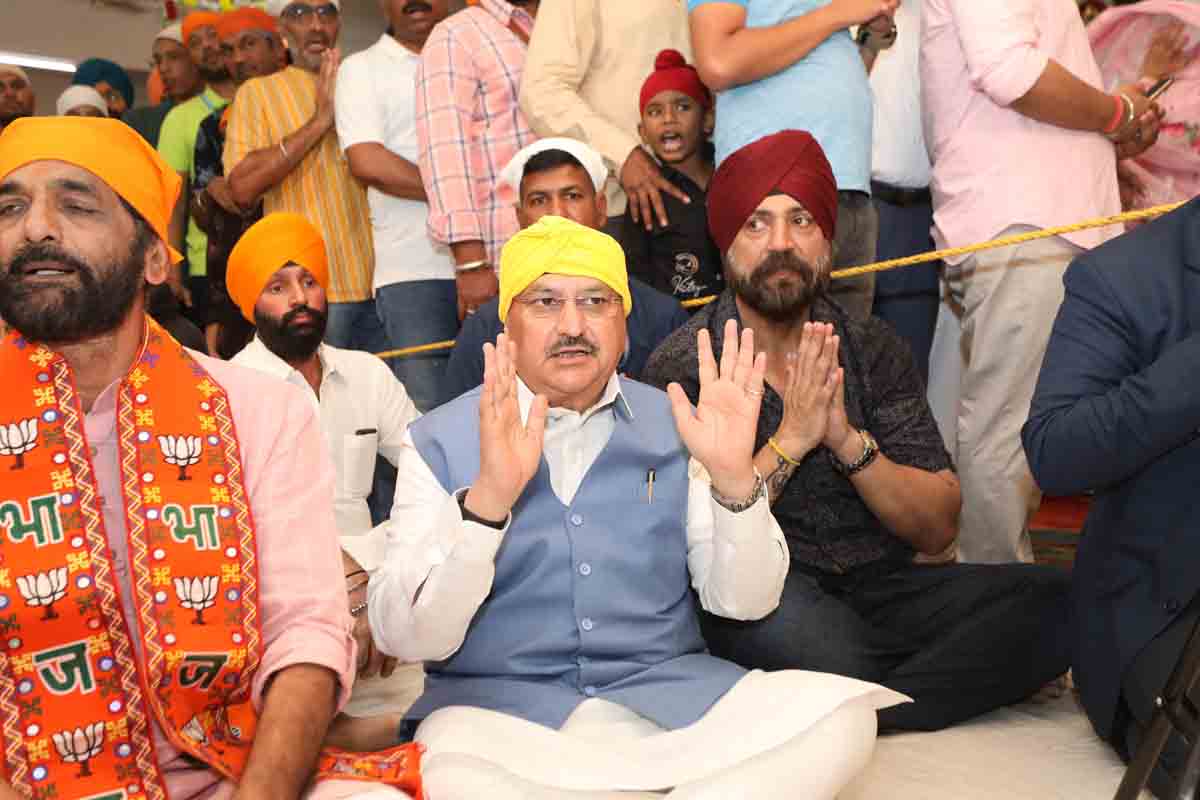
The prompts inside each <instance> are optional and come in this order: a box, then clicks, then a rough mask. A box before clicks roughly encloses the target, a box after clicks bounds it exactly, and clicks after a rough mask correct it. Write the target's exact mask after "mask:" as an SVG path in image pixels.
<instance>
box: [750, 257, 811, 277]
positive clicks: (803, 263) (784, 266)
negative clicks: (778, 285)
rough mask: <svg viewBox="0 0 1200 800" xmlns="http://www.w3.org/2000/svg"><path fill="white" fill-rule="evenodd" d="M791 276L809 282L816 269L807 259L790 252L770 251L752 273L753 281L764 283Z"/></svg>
mask: <svg viewBox="0 0 1200 800" xmlns="http://www.w3.org/2000/svg"><path fill="white" fill-rule="evenodd" d="M787 273H790V274H793V275H795V276H797V277H799V278H803V279H804V280H811V279H812V277H813V276H814V275H815V274H816V269H814V268H813V265H812V264H810V263H809V262H808V260H807V259H805V258H803V257H801V256H799V255H797V254H796V253H794V252H792V251H791V250H772V251H771V252H769V253H767V255H766V258H764V259H763V260H762V263H761V264H760V265H759V267H758V269H756V270H755V271H754V279H755V280H757V281H765V280H767V279H769V278H773V277H775V276H776V275H780V274H787Z"/></svg>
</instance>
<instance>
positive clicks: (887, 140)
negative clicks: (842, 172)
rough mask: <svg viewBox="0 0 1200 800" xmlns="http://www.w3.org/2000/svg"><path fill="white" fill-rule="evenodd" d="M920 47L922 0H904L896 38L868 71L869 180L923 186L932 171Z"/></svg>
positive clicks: (898, 11) (898, 10)
mask: <svg viewBox="0 0 1200 800" xmlns="http://www.w3.org/2000/svg"><path fill="white" fill-rule="evenodd" d="M920 51H921V0H903V2H901V3H900V7H899V8H898V9H896V41H895V42H893V43H892V46H891V47H889V48H888V49H886V50H883V51H881V52H880V53H879V56H878V57H877V58H876V59H875V66H874V67H873V68H872V69H871V91H872V92H873V93H874V95H875V136H874V141H873V142H872V145H871V179H872V180H876V181H880V182H882V183H887V184H890V185H892V186H899V187H902V188H905V189H924V188H925V187H927V186H929V178H930V174H931V167H930V164H929V153H928V151H927V150H926V149H925V131H924V128H923V127H922V124H921V75H920V62H919V56H920Z"/></svg>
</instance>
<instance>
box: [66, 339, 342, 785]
mask: <svg viewBox="0 0 1200 800" xmlns="http://www.w3.org/2000/svg"><path fill="white" fill-rule="evenodd" d="M191 355H192V357H193V358H195V359H196V360H197V361H199V362H200V363H201V364H202V365H203V366H204V368H205V369H207V370H208V371H209V373H210V374H211V375H212V377H213V380H215V381H216V382H217V383H219V384H220V385H221V386H222V387H224V389H225V391H226V392H227V393H228V395H229V403H230V406H231V407H232V409H233V422H234V426H235V429H236V431H237V435H238V441H239V442H240V444H241V451H242V466H243V467H244V470H245V482H246V494H247V496H248V497H249V498H250V508H251V511H252V513H253V515H254V524H255V528H256V533H257V538H258V556H259V570H260V575H259V577H260V587H259V588H260V591H261V594H260V606H259V610H260V612H261V617H262V628H263V642H264V646H265V651H264V653H263V659H262V664H261V665H260V667H259V670H258V674H257V675H256V676H255V678H254V690H253V691H254V703H255V705H256V706H257V707H258V708H259V709H260V710H261V707H262V706H261V703H262V690H263V686H264V685H265V684H266V681H267V679H268V678H270V677H271V676H272V675H273V674H275V673H276V672H278V671H279V670H281V669H284V668H285V667H288V666H290V665H293V664H317V665H320V666H323V667H328V668H329V669H331V670H333V671H334V672H335V673H336V674H337V676H338V680H339V682H340V686H341V691H340V693H339V695H340V696H339V701H338V702H339V708H340V707H341V705H343V704H344V703H345V701H346V700H347V699H348V697H349V695H350V687H351V686H352V684H353V681H354V664H355V649H354V640H353V638H352V637H351V635H350V630H351V625H352V619H351V617H350V612H349V607H348V606H349V603H348V601H347V598H346V589H345V581H344V579H343V576H342V560H341V556H340V552H339V548H338V537H337V527H336V525H335V523H334V519H333V480H334V471H333V464H332V462H331V461H330V459H329V456H328V455H327V453H326V452H325V444H324V440H323V439H322V436H321V429H320V427H319V425H318V423H317V417H316V414H315V413H314V411H313V408H312V404H311V403H310V402H309V400H308V399H307V398H306V397H304V395H303V394H302V393H301V392H300V391H299V390H298V389H296V387H294V386H290V385H288V384H286V383H283V382H282V381H277V380H275V379H274V378H271V377H269V376H267V375H264V374H262V373H259V372H256V371H254V370H250V369H245V368H243V367H236V366H233V365H231V364H228V363H226V362H224V361H217V360H216V359H212V358H209V357H207V356H203V355H200V354H198V353H192V354H191ZM85 428H86V431H87V440H88V444H89V445H90V447H91V448H92V464H93V466H94V467H95V471H96V480H97V482H98V484H99V491H100V497H101V501H102V503H103V509H104V511H103V515H104V527H105V531H106V532H107V534H108V542H109V547H111V548H112V560H113V572H114V573H115V574H116V576H117V580H118V582H119V585H120V588H119V591H120V594H121V604H122V606H123V608H124V612H125V618H126V619H136V616H135V615H134V608H133V603H132V602H131V595H130V588H129V587H130V576H129V553H128V544H127V541H126V531H125V509H124V506H123V505H122V503H121V473H120V468H119V466H118V460H117V440H116V384H113V385H111V386H109V387H108V388H107V389H105V390H104V391H103V392H102V393H101V394H100V396H99V397H98V398H97V399H96V402H95V404H94V405H93V407H92V410H91V412H90V413H88V414H87V416H86V417H85ZM134 643H135V645H137V644H139V640H138V639H137V637H136V636H135V637H134ZM154 740H155V750H156V755H157V757H158V763H159V766H160V768H161V769H162V770H163V774H164V777H165V778H166V782H167V793H168V794H169V795H170V796H171V797H172V798H174V799H176V800H183V798H210V797H225V796H228V795H231V794H232V790H233V786H232V784H230V783H228V782H224V783H223V782H222V781H223V779H222V777H221V776H220V775H218V774H217V773H215V772H213V771H212V770H208V769H204V768H198V767H196V766H195V762H194V761H192V760H190V759H185V758H184V757H183V755H181V754H180V752H179V751H178V750H176V749H175V748H174V747H173V746H172V745H171V743H170V742H169V741H168V740H167V738H166V737H165V736H164V735H163V733H162V731H161V730H160V729H159V727H158V725H157V724H155V725H154Z"/></svg>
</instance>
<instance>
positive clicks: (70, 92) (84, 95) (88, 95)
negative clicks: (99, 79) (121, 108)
mask: <svg viewBox="0 0 1200 800" xmlns="http://www.w3.org/2000/svg"><path fill="white" fill-rule="evenodd" d="M79 106H91V107H92V108H96V109H99V110H100V113H101V114H103V115H104V116H106V117H107V116H108V103H107V102H105V100H104V98H103V97H101V96H100V93H99V92H97V91H96V90H95V88H93V87H91V86H70V87H68V88H67V90H66V91H65V92H63V93H62V94H60V95H59V96H58V103H57V104H56V106H55V107H56V109H57V110H58V116H60V117H65V116H66V115H67V112H68V111H70V110H71V109H72V108H78V107H79Z"/></svg>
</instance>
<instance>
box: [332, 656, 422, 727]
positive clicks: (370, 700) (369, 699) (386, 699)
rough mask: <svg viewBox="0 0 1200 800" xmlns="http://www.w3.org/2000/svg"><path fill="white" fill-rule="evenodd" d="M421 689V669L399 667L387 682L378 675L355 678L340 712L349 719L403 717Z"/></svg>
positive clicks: (400, 665) (401, 665)
mask: <svg viewBox="0 0 1200 800" xmlns="http://www.w3.org/2000/svg"><path fill="white" fill-rule="evenodd" d="M424 687H425V667H424V665H422V664H398V665H397V666H396V670H395V672H393V673H392V674H391V675H389V676H388V677H386V678H384V677H382V676H380V675H376V676H375V677H373V678H355V680H354V689H353V690H352V691H351V693H350V702H349V703H347V704H346V707H345V708H344V709H342V710H343V712H344V713H345V714H347V715H349V716H351V717H374V716H377V715H379V714H403V713H404V712H405V711H408V709H409V708H410V707H411V706H412V704H413V703H414V702H416V700H417V698H418V697H420V696H421V691H422V690H423V689H424Z"/></svg>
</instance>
